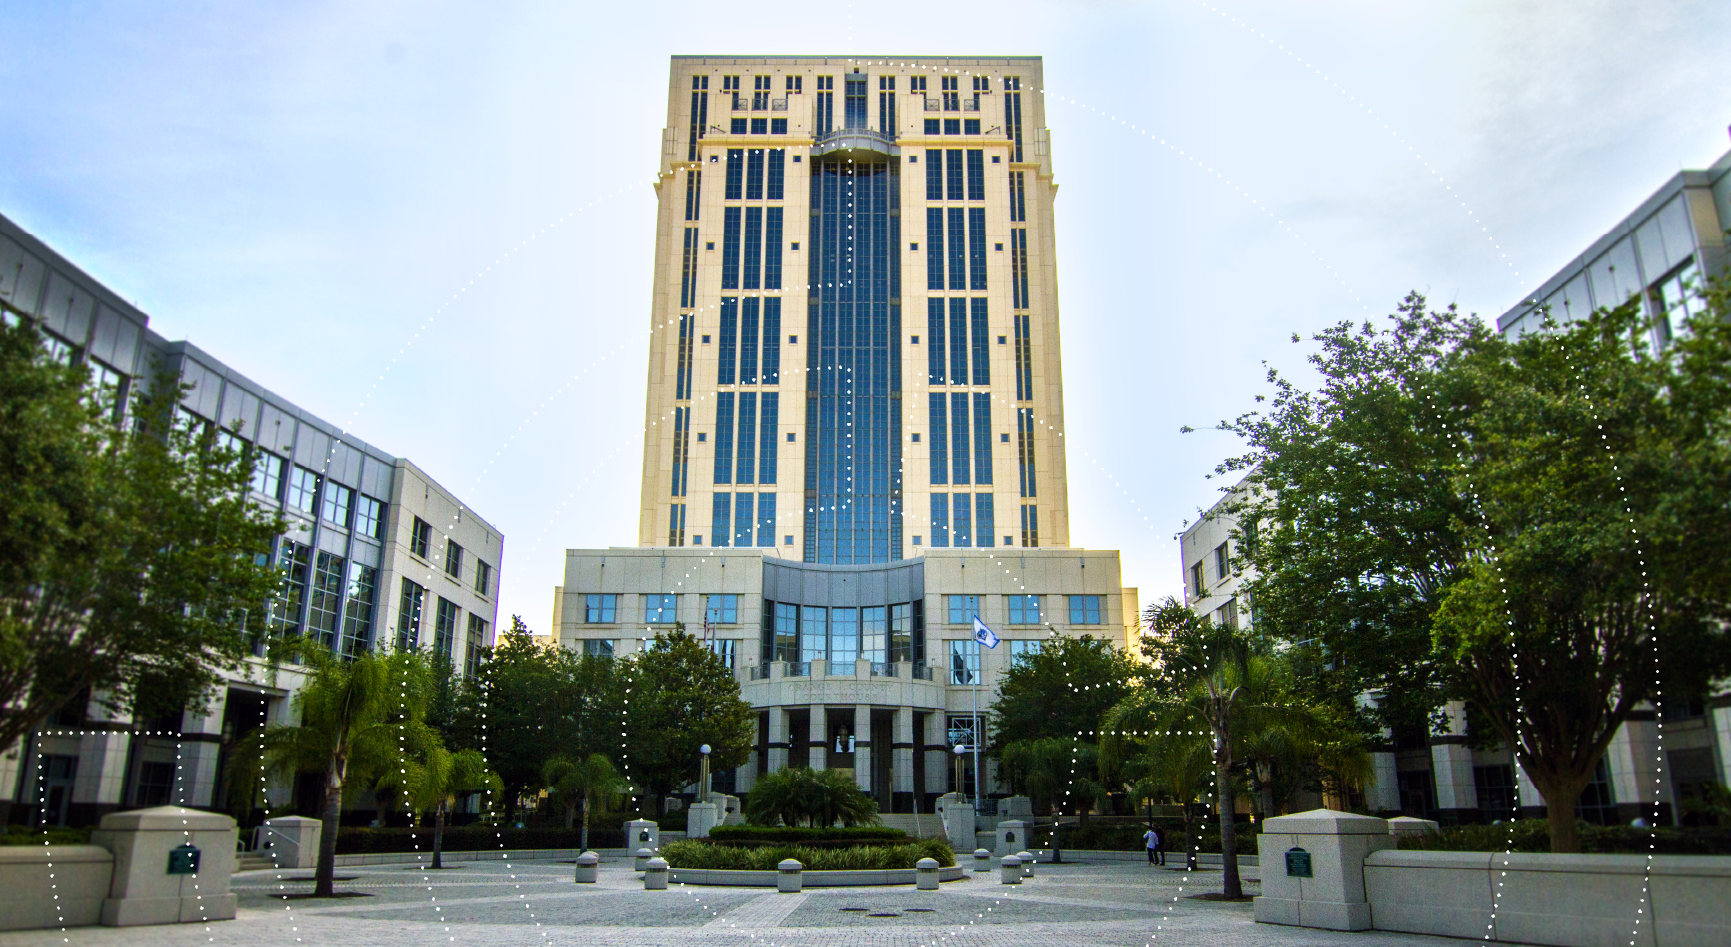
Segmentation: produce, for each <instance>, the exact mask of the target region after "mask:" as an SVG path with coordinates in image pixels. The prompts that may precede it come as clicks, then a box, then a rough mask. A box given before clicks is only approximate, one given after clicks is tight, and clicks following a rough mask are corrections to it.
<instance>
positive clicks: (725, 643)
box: [709, 118, 787, 671]
mask: <svg viewBox="0 0 1731 947" xmlns="http://www.w3.org/2000/svg"><path fill="white" fill-rule="evenodd" d="M779 121H783V122H785V121H787V119H785V118H784V119H780V120H779ZM738 644H739V642H737V641H735V640H733V639H732V638H716V639H715V640H713V641H711V642H710V643H709V650H710V651H713V652H714V653H715V656H716V657H718V658H720V659H721V663H722V664H725V665H727V669H728V670H729V671H731V670H733V667H734V664H735V662H736V661H737V656H736V650H737V647H736V646H737V645H738Z"/></svg>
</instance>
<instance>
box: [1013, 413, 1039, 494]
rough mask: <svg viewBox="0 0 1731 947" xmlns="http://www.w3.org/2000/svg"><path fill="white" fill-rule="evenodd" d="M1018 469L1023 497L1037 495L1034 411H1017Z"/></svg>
mask: <svg viewBox="0 0 1731 947" xmlns="http://www.w3.org/2000/svg"><path fill="white" fill-rule="evenodd" d="M1016 467H1017V478H1018V481H1019V485H1020V487H1021V491H1022V496H1024V497H1031V496H1035V495H1037V492H1036V489H1035V487H1036V485H1035V480H1036V479H1037V475H1038V471H1037V470H1036V469H1035V463H1034V409H1033V408H1017V409H1016Z"/></svg>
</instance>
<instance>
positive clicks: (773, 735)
mask: <svg viewBox="0 0 1731 947" xmlns="http://www.w3.org/2000/svg"><path fill="white" fill-rule="evenodd" d="M784 769H787V711H786V710H785V709H783V708H781V707H771V708H769V772H772V773H779V772H781V771H782V770H784Z"/></svg>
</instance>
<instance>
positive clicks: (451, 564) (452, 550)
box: [445, 539, 463, 579]
mask: <svg viewBox="0 0 1731 947" xmlns="http://www.w3.org/2000/svg"><path fill="white" fill-rule="evenodd" d="M445 574H446V575H448V576H450V577H451V578H453V579H457V578H462V575H463V547H462V546H459V545H457V544H456V543H455V542H453V541H451V540H449V539H447V540H445Z"/></svg>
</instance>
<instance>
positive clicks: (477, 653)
mask: <svg viewBox="0 0 1731 947" xmlns="http://www.w3.org/2000/svg"><path fill="white" fill-rule="evenodd" d="M464 645H465V646H464V648H463V673H464V674H467V675H473V674H474V673H475V672H476V671H479V670H480V669H481V653H482V651H483V650H484V649H485V648H486V647H487V620H486V619H484V618H482V617H481V616H479V615H470V616H469V640H468V641H466V642H464Z"/></svg>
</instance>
